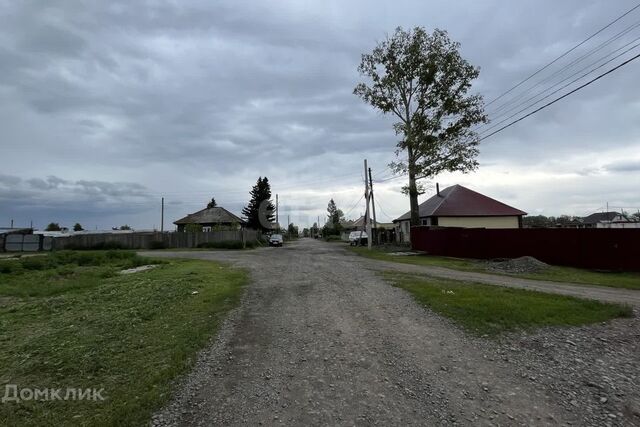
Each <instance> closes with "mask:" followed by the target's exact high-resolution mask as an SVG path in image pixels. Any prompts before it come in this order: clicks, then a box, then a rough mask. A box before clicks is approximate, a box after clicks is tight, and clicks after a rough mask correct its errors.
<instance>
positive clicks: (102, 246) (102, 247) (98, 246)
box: [66, 242, 127, 251]
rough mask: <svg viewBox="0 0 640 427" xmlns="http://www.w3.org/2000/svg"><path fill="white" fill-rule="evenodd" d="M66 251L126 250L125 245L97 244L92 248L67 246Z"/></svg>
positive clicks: (112, 243)
mask: <svg viewBox="0 0 640 427" xmlns="http://www.w3.org/2000/svg"><path fill="white" fill-rule="evenodd" d="M66 249H68V250H75V251H85V250H89V251H95V250H110V249H127V247H126V246H125V245H123V244H122V243H120V242H99V243H96V244H95V245H92V246H89V247H87V246H83V245H73V244H71V245H67V246H66Z"/></svg>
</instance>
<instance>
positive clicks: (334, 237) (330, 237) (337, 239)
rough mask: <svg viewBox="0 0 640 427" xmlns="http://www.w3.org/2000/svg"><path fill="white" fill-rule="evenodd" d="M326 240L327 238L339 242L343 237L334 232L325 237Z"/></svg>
mask: <svg viewBox="0 0 640 427" xmlns="http://www.w3.org/2000/svg"><path fill="white" fill-rule="evenodd" d="M324 240H326V241H327V242H337V241H339V240H342V239H341V238H340V236H336V235H333V234H332V235H329V236H327V237H325V238H324Z"/></svg>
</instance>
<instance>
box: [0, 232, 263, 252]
mask: <svg viewBox="0 0 640 427" xmlns="http://www.w3.org/2000/svg"><path fill="white" fill-rule="evenodd" d="M14 236H15V237H14ZM261 237H262V234H261V233H260V232H259V231H256V230H224V231H209V232H201V233H178V232H168V233H159V232H158V233H156V232H151V233H149V232H141V233H135V232H134V233H123V234H114V233H103V234H76V235H71V236H60V237H44V236H41V235H25V236H22V235H10V236H6V241H5V242H4V249H5V250H7V251H37V250H52V249H53V250H56V249H57V250H59V249H99V248H109V247H117V248H123V249H154V248H158V249H159V248H163V247H164V248H196V247H198V245H200V244H203V243H216V242H227V241H234V242H249V243H251V242H255V241H257V240H259V239H261Z"/></svg>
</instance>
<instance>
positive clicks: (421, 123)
mask: <svg viewBox="0 0 640 427" xmlns="http://www.w3.org/2000/svg"><path fill="white" fill-rule="evenodd" d="M459 49H460V44H459V43H456V42H453V41H451V40H450V39H449V36H448V35H447V33H446V31H442V30H438V29H436V30H434V31H433V33H432V34H429V33H428V32H427V31H426V30H425V29H424V28H421V27H416V28H414V29H413V30H409V31H405V30H403V29H402V28H400V27H398V28H397V29H396V31H395V33H394V34H393V35H392V36H390V37H388V38H387V39H386V40H384V41H382V42H380V43H379V44H378V45H377V46H376V47H375V48H374V49H373V51H372V52H371V53H369V54H364V55H362V60H361V63H360V66H359V67H358V71H359V72H360V74H361V75H363V76H364V77H367V78H368V79H369V80H370V81H369V83H368V84H367V83H360V84H358V85H357V86H356V87H355V89H354V94H355V95H357V96H358V97H360V98H361V99H362V100H364V101H365V102H366V103H368V104H370V105H371V106H373V107H375V108H376V109H378V110H380V111H382V112H383V113H384V114H392V115H393V116H394V117H395V118H397V119H398V121H397V122H395V123H394V125H393V128H394V130H395V132H396V134H397V135H399V136H400V137H401V138H400V141H399V142H398V143H397V149H396V154H397V155H398V156H399V155H400V154H401V153H404V152H406V160H405V159H402V160H399V161H397V162H394V163H392V164H391V165H390V166H391V167H392V169H393V170H394V171H395V172H397V173H407V174H408V176H409V184H408V185H407V186H406V187H405V188H404V191H405V192H406V193H408V194H409V200H410V204H411V223H412V225H418V224H419V215H418V195H419V194H420V192H421V188H422V185H421V184H420V182H419V180H420V179H424V178H432V177H434V176H436V175H437V174H439V173H441V172H445V171H450V172H453V171H462V172H468V171H472V170H474V169H476V168H477V166H478V162H477V161H476V156H477V155H478V148H477V147H478V143H479V138H478V135H477V133H476V132H474V131H473V130H472V128H473V126H475V125H477V124H480V123H486V122H487V117H486V115H485V114H484V107H483V101H482V97H481V96H480V95H472V94H469V90H470V89H471V83H472V81H473V80H474V79H475V78H477V77H478V75H479V69H478V68H475V67H473V66H472V65H471V64H469V63H468V62H467V61H466V60H465V59H463V58H462V57H461V56H460V53H459Z"/></svg>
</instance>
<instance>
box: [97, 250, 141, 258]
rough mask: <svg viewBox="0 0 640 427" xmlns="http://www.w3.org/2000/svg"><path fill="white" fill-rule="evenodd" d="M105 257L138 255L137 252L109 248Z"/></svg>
mask: <svg viewBox="0 0 640 427" xmlns="http://www.w3.org/2000/svg"><path fill="white" fill-rule="evenodd" d="M104 255H105V257H107V259H129V258H134V257H136V256H137V255H136V253H135V252H127V251H119V250H113V249H112V250H109V251H107V252H105V254H104Z"/></svg>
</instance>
